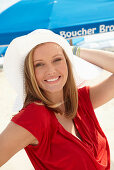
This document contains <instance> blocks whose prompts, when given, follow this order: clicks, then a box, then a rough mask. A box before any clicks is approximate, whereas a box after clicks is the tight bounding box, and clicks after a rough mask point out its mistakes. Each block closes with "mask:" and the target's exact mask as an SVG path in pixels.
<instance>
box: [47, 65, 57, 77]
mask: <svg viewBox="0 0 114 170" xmlns="http://www.w3.org/2000/svg"><path fill="white" fill-rule="evenodd" d="M55 73H56V70H55V67H54V66H53V65H52V64H49V65H48V66H47V75H50V76H53V75H55Z"/></svg>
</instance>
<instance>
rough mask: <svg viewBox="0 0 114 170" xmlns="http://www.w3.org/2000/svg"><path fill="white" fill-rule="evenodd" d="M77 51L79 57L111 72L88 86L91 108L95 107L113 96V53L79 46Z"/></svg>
mask: <svg viewBox="0 0 114 170" xmlns="http://www.w3.org/2000/svg"><path fill="white" fill-rule="evenodd" d="M79 52H80V58H82V59H84V60H86V61H88V62H90V63H92V64H95V65H97V66H99V67H101V68H103V69H104V70H106V71H109V72H111V73H112V75H111V76H110V77H109V78H107V79H106V80H104V81H103V82H101V83H100V84H98V85H95V86H93V87H90V99H91V102H92V105H93V108H97V107H99V106H101V105H103V104H105V103H106V102H108V101H109V100H111V99H112V98H113V97H114V53H113V52H107V51H103V50H94V49H85V48H80V51H79Z"/></svg>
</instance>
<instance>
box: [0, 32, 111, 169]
mask: <svg viewBox="0 0 114 170" xmlns="http://www.w3.org/2000/svg"><path fill="white" fill-rule="evenodd" d="M77 52H78V54H79V55H80V57H81V58H83V59H85V60H87V61H89V62H91V63H93V64H95V65H98V66H100V67H102V68H104V69H105V70H107V71H110V72H112V73H114V67H113V65H114V54H113V53H110V52H103V51H97V50H87V49H80V50H79V49H78V51H77ZM72 55H73V54H72V50H71V47H70V45H69V44H68V43H67V41H66V40H65V39H64V38H62V37H60V36H59V35H56V34H54V33H53V32H51V31H49V30H36V31H33V32H32V33H30V34H28V35H25V36H22V37H19V38H17V39H15V40H13V41H12V42H11V44H10V45H9V48H8V50H7V52H6V56H5V60H6V62H5V65H4V67H5V70H7V71H6V72H7V73H8V74H9V75H10V76H9V80H10V82H15V83H13V85H14V86H15V89H16V91H17V92H18V95H19V97H20V100H21V104H20V105H19V108H20V111H19V113H18V114H16V115H15V116H14V117H13V118H12V120H11V122H10V123H9V125H8V126H7V128H6V129H5V130H4V131H3V132H2V134H1V135H0V166H2V165H3V164H4V163H5V162H7V161H8V160H9V159H10V158H11V157H12V156H13V155H14V154H15V153H17V152H18V151H19V150H21V149H22V148H24V149H25V151H26V152H27V154H28V156H29V158H30V160H31V162H32V164H33V166H34V168H35V169H36V170H39V169H42V170H46V169H48V170H56V169H57V170H58V169H61V170H75V169H77V170H78V169H79V170H90V169H92V170H109V169H110V154H109V146H108V142H107V139H106V136H105V135H104V133H103V131H102V129H101V128H100V126H99V123H98V121H97V118H96V116H95V113H94V110H93V109H95V108H97V107H99V106H101V105H102V104H104V103H106V102H107V101H109V100H110V99H112V98H113V97H114V74H112V75H111V76H110V77H109V78H108V79H106V80H105V81H103V82H102V83H100V84H99V85H96V86H94V87H83V88H80V89H77V87H76V84H75V81H74V78H73V73H72V68H71V63H70V60H69V58H68V57H71V56H72ZM8 61H13V63H14V61H15V64H14V66H13V67H12V65H11V63H10V62H8ZM23 73H24V75H23ZM23 90H24V92H23ZM24 93H25V94H24ZM23 99H24V103H23ZM22 103H23V108H22V109H21V106H22ZM7 142H8V143H7ZM1 155H2V156H1Z"/></svg>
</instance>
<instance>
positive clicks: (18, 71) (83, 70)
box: [3, 29, 100, 112]
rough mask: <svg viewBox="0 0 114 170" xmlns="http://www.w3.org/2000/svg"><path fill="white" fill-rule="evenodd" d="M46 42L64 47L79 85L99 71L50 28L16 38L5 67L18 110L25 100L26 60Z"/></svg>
mask: <svg viewBox="0 0 114 170" xmlns="http://www.w3.org/2000/svg"><path fill="white" fill-rule="evenodd" d="M46 42H54V43H57V44H59V45H60V46H61V47H62V48H63V49H64V51H65V52H66V54H67V56H68V57H69V59H70V60H71V63H72V65H73V71H74V77H75V79H76V83H77V86H79V85H80V84H81V83H82V82H84V80H88V79H90V78H91V77H94V76H95V75H96V74H98V73H99V70H100V69H99V68H98V67H96V66H94V65H93V64H90V63H88V62H86V61H84V60H82V59H80V58H78V57H76V56H74V55H73V53H72V47H71V46H70V44H69V43H68V42H67V40H65V39H64V38H63V37H62V36H60V35H58V34H55V33H53V32H52V31H50V30H47V29H37V30H35V31H33V32H31V33H29V34H27V35H24V36H21V37H18V38H15V39H14V40H13V41H12V42H11V43H10V44H9V46H8V48H7V51H6V54H5V57H4V65H3V69H4V72H5V74H6V77H7V79H8V81H9V82H10V84H11V85H12V86H13V88H14V90H15V91H16V93H17V96H18V97H17V99H16V103H15V106H14V111H16V112H17V111H19V110H20V109H21V108H22V107H23V102H24V91H25V90H24V60H25V58H26V56H27V54H28V53H29V52H30V51H31V50H32V48H34V47H35V46H36V45H38V44H41V43H46ZM90 73H91V74H90ZM92 73H93V74H92Z"/></svg>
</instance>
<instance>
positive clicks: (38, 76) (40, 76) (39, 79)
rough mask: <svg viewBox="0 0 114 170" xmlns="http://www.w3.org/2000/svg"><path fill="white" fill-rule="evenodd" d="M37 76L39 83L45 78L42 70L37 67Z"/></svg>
mask: <svg viewBox="0 0 114 170" xmlns="http://www.w3.org/2000/svg"><path fill="white" fill-rule="evenodd" d="M35 76H36V80H37V82H38V83H39V82H40V81H41V80H42V78H43V74H42V71H40V70H38V69H35Z"/></svg>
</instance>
